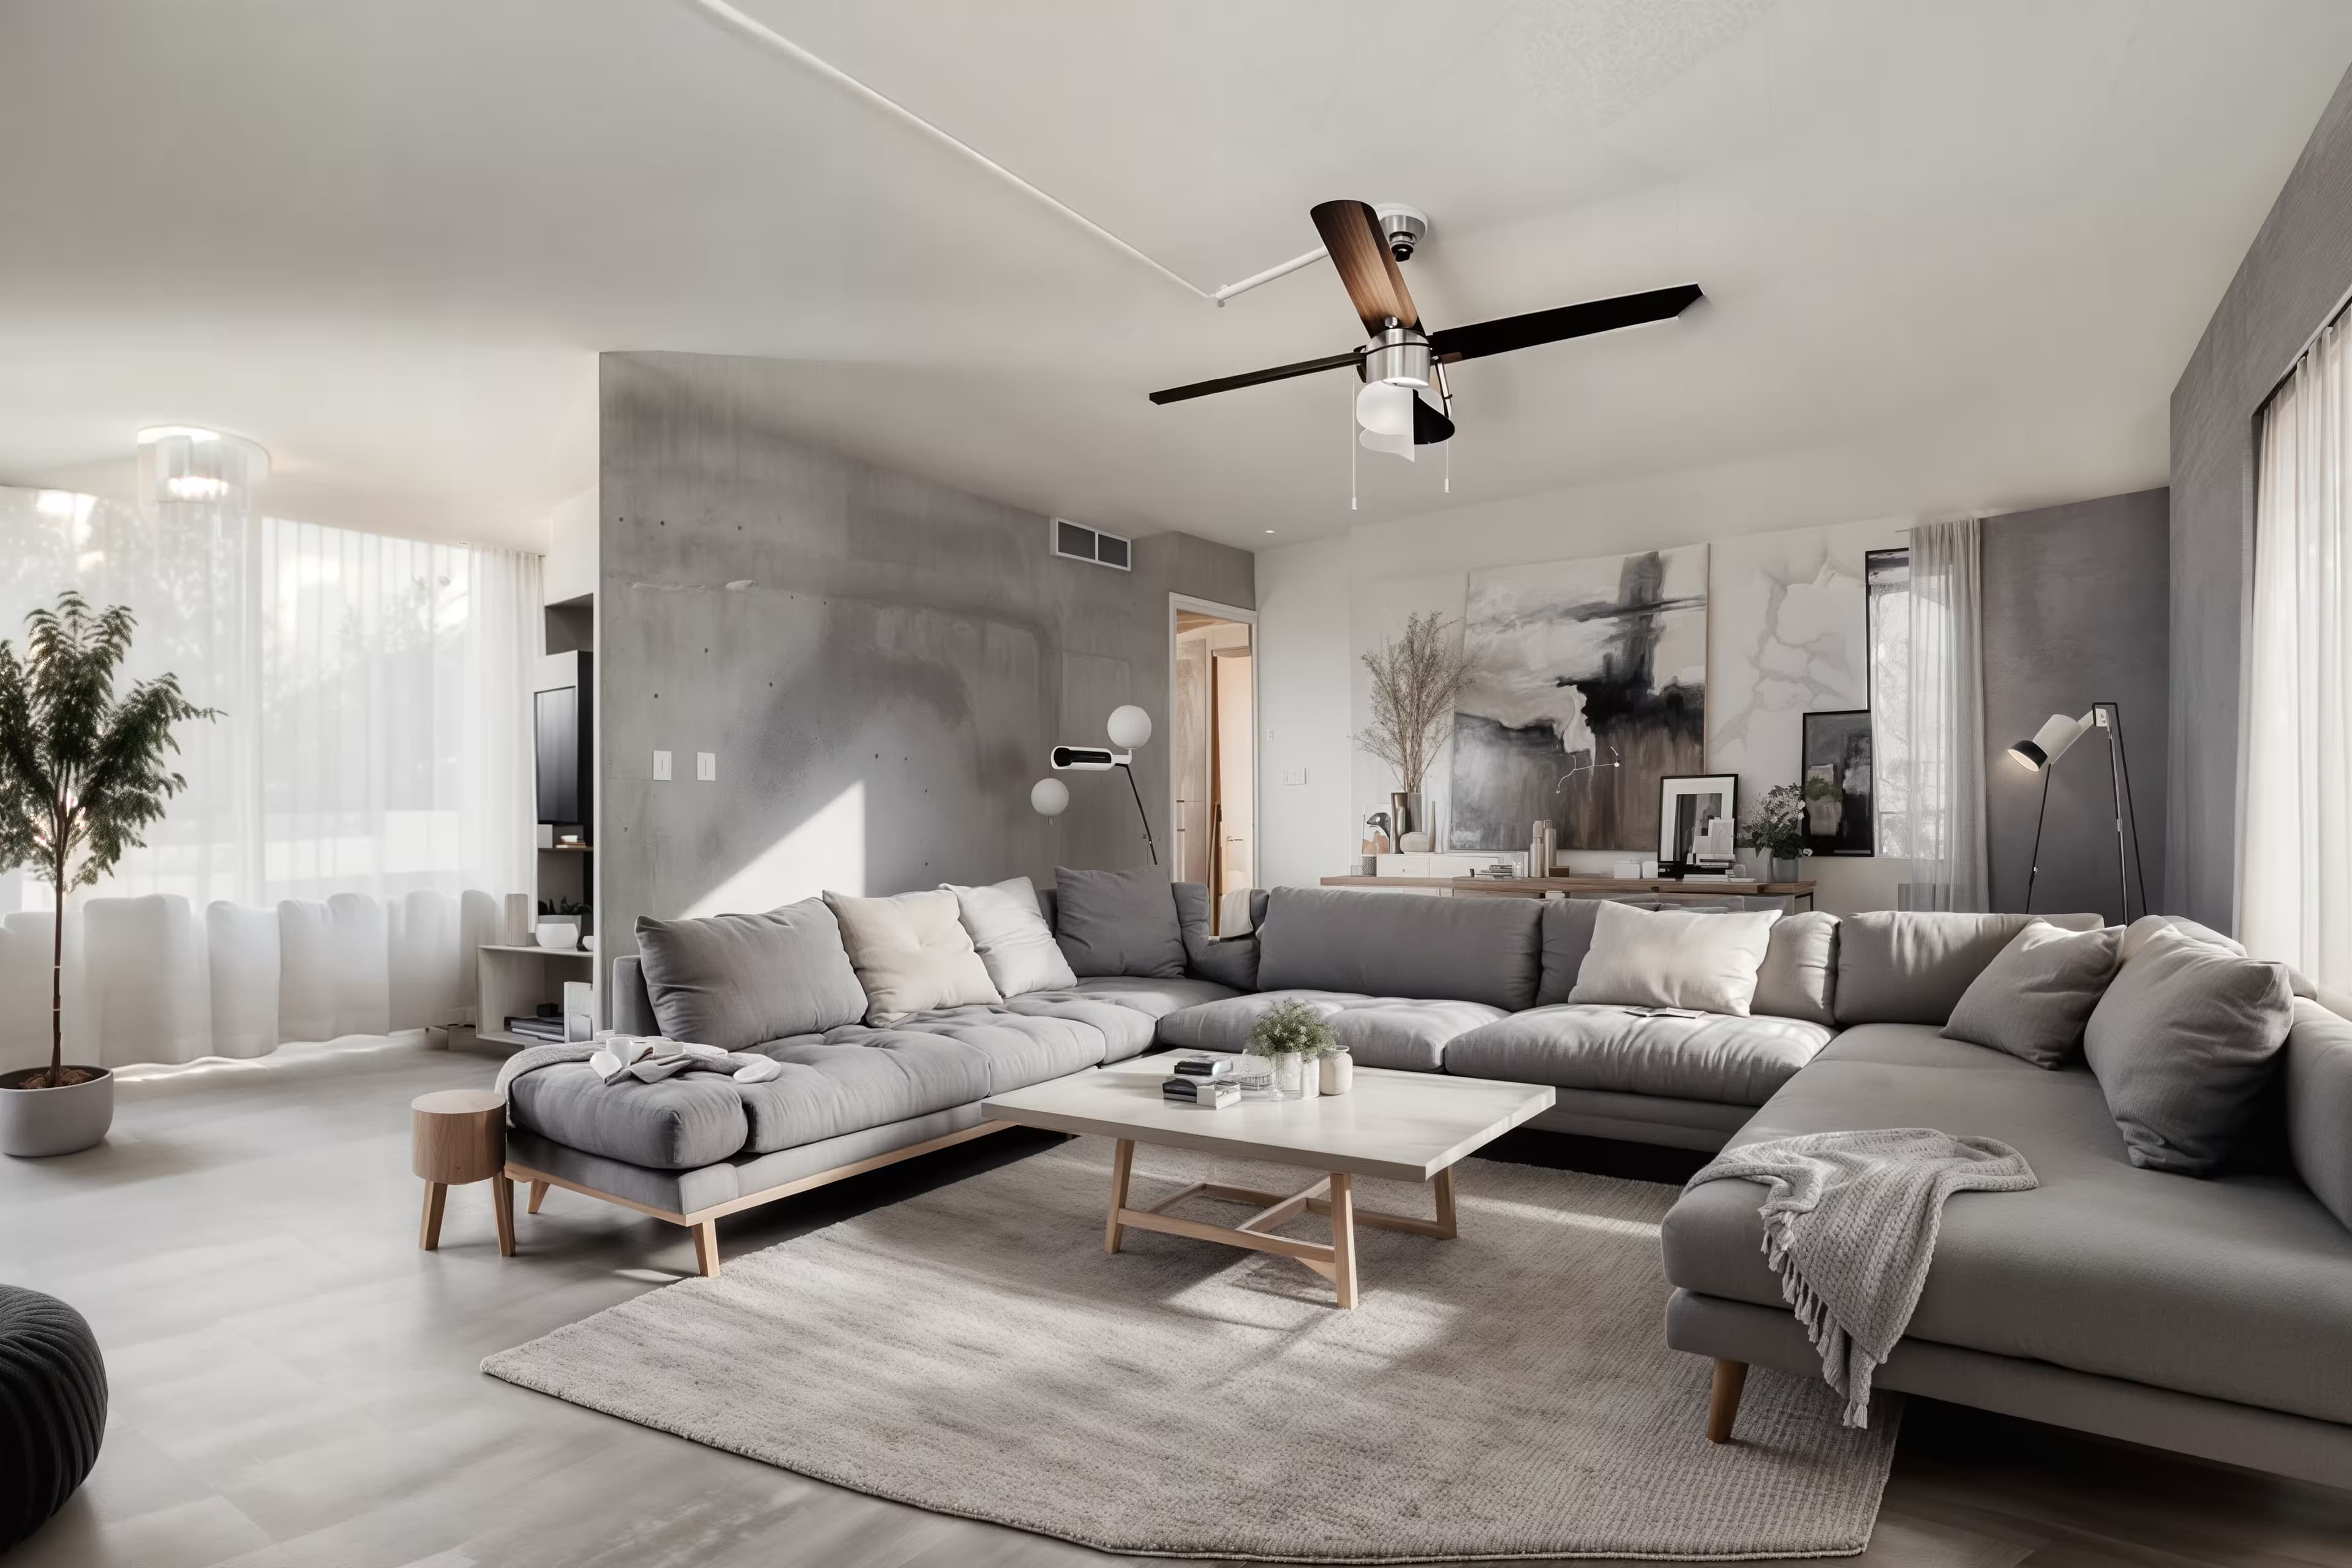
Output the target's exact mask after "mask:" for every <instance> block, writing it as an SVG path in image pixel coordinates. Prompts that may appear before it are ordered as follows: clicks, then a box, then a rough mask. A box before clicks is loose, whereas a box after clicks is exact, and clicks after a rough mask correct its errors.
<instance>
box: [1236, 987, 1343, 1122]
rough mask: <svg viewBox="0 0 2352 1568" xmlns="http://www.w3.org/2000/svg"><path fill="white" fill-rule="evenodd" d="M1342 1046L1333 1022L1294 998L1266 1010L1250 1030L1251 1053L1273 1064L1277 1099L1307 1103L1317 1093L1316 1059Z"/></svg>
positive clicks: (1311, 1004) (1249, 1049)
mask: <svg viewBox="0 0 2352 1568" xmlns="http://www.w3.org/2000/svg"><path fill="white" fill-rule="evenodd" d="M1338 1045H1339V1036H1338V1035H1337V1034H1336V1033H1335V1032H1334V1031H1333V1030H1332V1027H1331V1025H1330V1021H1329V1020H1328V1019H1327V1018H1325V1017H1324V1016H1323V1015H1322V1014H1321V1013H1320V1012H1318V1011H1317V1009H1316V1007H1315V1005H1314V1004H1313V1003H1311V1002H1302V1001H1300V1000H1298V999H1297V997H1292V998H1291V999H1289V1000H1287V1001H1283V1002H1276V1004H1275V1005H1273V1006H1271V1007H1268V1008H1267V1009H1266V1010H1265V1014H1264V1016H1261V1017H1260V1018H1259V1019H1258V1021H1257V1026H1255V1028H1253V1029H1251V1030H1250V1033H1249V1045H1248V1051H1249V1054H1250V1055H1251V1056H1254V1057H1264V1058H1268V1059H1269V1060H1271V1061H1272V1062H1273V1063H1274V1083H1275V1091H1276V1096H1277V1098H1279V1099H1283V1100H1306V1099H1308V1098H1310V1097H1311V1096H1312V1095H1313V1094H1314V1093H1315V1089H1316V1082H1317V1079H1316V1074H1315V1071H1314V1066H1315V1058H1317V1057H1319V1056H1321V1055H1322V1054H1323V1053H1324V1052H1326V1051H1328V1050H1331V1049H1333V1048H1335V1047H1337V1046H1338Z"/></svg>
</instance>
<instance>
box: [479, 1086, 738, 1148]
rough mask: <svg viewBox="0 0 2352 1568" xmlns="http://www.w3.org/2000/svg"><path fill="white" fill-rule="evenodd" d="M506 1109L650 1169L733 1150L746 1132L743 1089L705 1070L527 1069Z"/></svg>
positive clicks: (521, 1123) (560, 1136)
mask: <svg viewBox="0 0 2352 1568" xmlns="http://www.w3.org/2000/svg"><path fill="white" fill-rule="evenodd" d="M507 1111H508V1114H509V1116H511V1117H512V1118H513V1119H514V1122H515V1125H516V1126H518V1127H527V1128H529V1129H530V1130H531V1131H534V1132H538V1133H541V1134H544V1135H545V1136H547V1137H549V1138H552V1139H554V1140H555V1141H556V1142H559V1143H566V1144H569V1145H571V1146H572V1148H574V1149H582V1150H585V1151H586V1152H589V1153H591V1154H602V1155H604V1157H605V1158H607V1159H611V1160H623V1161H626V1162H627V1163H630V1164H632V1165H644V1166H647V1167H649V1168H651V1169H653V1170H656V1171H690V1170H693V1169H695V1168H696V1167H697V1166H700V1165H709V1164H711V1163H716V1162H718V1161H720V1160H724V1159H726V1158H727V1157H728V1156H730V1155H731V1154H735V1153H738V1152H740V1151H741V1149H742V1148H743V1145H744V1142H746V1140H747V1138H748V1137H749V1134H750V1130H751V1122H750V1119H749V1117H748V1116H747V1114H746V1113H745V1111H744V1110H743V1096H742V1092H741V1091H740V1089H737V1088H736V1087H735V1085H734V1084H733V1083H731V1082H730V1081H729V1080H728V1079H723V1078H720V1077H719V1076H718V1075H716V1074H712V1073H688V1074H683V1075H681V1076H679V1077H677V1078H670V1079H663V1080H661V1081H660V1082H659V1083H635V1082H630V1083H618V1084H611V1085H607V1084H606V1083H604V1080H603V1079H599V1078H598V1077H597V1076H596V1073H595V1070H594V1069H593V1068H591V1067H589V1065H588V1064H587V1063H586V1062H565V1063H562V1064H561V1065H560V1066H556V1067H550V1068H540V1069H539V1071H537V1072H528V1073H525V1074H523V1075H522V1076H521V1077H520V1078H519V1079H515V1080H514V1082H513V1083H512V1084H510V1085H509V1086H508V1088H507Z"/></svg>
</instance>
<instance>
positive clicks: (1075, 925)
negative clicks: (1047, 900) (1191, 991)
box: [1054, 866, 1184, 980]
mask: <svg viewBox="0 0 2352 1568" xmlns="http://www.w3.org/2000/svg"><path fill="white" fill-rule="evenodd" d="M1054 898H1055V906H1056V908H1055V921H1054V934H1055V937H1057V938H1058V939H1059V940H1060V942H1061V943H1062V955H1063V956H1064V957H1065V958H1067V959H1068V960H1069V961H1070V973H1073V974H1075V975H1076V976H1077V977H1078V978H1079V979H1081V980H1086V979H1091V978H1094V977H1097V976H1100V975H1111V974H1124V975H1134V976H1139V977H1141V978H1144V979H1151V980H1175V979H1179V978H1181V976H1182V975H1183V973H1184V933H1183V931H1181V929H1180V928H1179V927H1178V925H1177V923H1176V898H1175V895H1174V894H1173V893H1172V892H1171V891H1170V889H1169V884H1168V873H1167V872H1165V871H1163V870H1161V869H1160V868H1158V867H1156V866H1139V867H1138V868H1135V869H1134V870H1131V871H1076V870H1072V869H1071V868H1069V867H1067V866H1064V867H1060V868H1057V869H1056V870H1055V872H1054Z"/></svg>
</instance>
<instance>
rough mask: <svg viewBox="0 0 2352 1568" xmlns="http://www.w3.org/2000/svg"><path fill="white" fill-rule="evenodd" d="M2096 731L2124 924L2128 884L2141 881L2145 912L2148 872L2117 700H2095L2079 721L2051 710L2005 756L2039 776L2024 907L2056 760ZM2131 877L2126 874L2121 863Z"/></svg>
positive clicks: (2029, 899)
mask: <svg viewBox="0 0 2352 1568" xmlns="http://www.w3.org/2000/svg"><path fill="white" fill-rule="evenodd" d="M2093 730H2096V731H2099V732H2100V733H2101V734H2103V735H2105V737H2106V738H2107V793H2108V800H2109V804H2110V805H2112V806H2113V807H2114V821H2115V825H2116V900H2117V902H2118V903H2119V904H2120V905H2121V910H2120V913H2121V914H2122V916H2123V919H2124V921H2126V923H2128V922H2129V921H2130V920H2131V918H2132V912H2131V884H2132V882H2133V881H2135V880H2137V882H2138V883H2139V910H2140V913H2142V914H2146V913H2147V872H2146V870H2145V869H2144V868H2142V867H2141V866H2140V864H2139V819H2138V818H2137V816H2134V815H2133V813H2132V797H2131V763H2130V757H2129V754H2128V753H2127V752H2126V751H2125V750H2124V711H2123V707H2122V705H2121V704H2120V703H2115V702H2094V703H2092V704H2091V707H2090V710H2089V711H2088V712H2086V713H2084V715H2083V716H2082V717H2081V718H2079V719H2070V718H2068V717H2067V716H2066V715H2065V714H2063V713H2053V714H2052V715H2050V717H2049V718H2048V719H2047V720H2045V721H2043V722H2042V728H2041V729H2039V730H2036V731H2034V732H2033V739H2032V740H2030V741H2020V742H2017V744H2015V745H2013V746H2011V747H2010V749H2009V754H2010V756H2011V759H2012V760H2013V761H2015V762H2016V763H2017V764H2018V765H2019V766H2020V767H2021V768H2024V769H2025V770H2026V771H2027V772H2028V773H2040V774H2041V775H2042V804H2041V805H2040V806H2039V807H2038V808H2037V809H2036V810H2035V812H2034V814H2033V858H2032V861H2031V862H2030V863H2029V865H2028V868H2027V870H2026V875H2025V910H2026V912H2027V913H2029V914H2030V913H2032V910H2033V884H2034V882H2035V881H2036V880H2037V879H2039V878H2040V877H2041V875H2042V822H2043V820H2044V819H2045V818H2046V817H2047V816H2049V813H2050V775H2051V773H2052V772H2053V770H2055V769H2056V767H2057V766H2058V759H2059V758H2061V757H2063V756H2064V755H2065V754H2066V753H2067V752H2068V751H2070V750H2072V749H2073V747H2074V742H2077V741H2079V740H2081V739H2082V738H2083V737H2084V735H2086V734H2088V733H2089V732H2090V731H2093ZM2126 824H2128V825H2129V827H2130V833H2131V850H2130V858H2129V860H2128V861H2126V858H2125V850H2124V833H2125V827H2126ZM2126 865H2129V867H2130V868H2131V871H2132V873H2133V875H2132V876H2131V877H2129V878H2126V875H2125V867H2126Z"/></svg>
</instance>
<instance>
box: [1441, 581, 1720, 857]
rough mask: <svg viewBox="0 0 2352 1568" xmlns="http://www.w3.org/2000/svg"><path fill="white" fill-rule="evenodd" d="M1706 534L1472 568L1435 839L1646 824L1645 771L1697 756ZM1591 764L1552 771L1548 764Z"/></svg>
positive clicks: (1609, 840)
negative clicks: (1573, 772)
mask: <svg viewBox="0 0 2352 1568" xmlns="http://www.w3.org/2000/svg"><path fill="white" fill-rule="evenodd" d="M1706 563H1707V551H1706V546H1705V545H1703V544H1698V545H1689V546H1685V547H1684V548H1682V549H1677V550H1659V551H1644V552H1640V553H1638V554H1633V555H1611V556H1604V557H1601V558H1600V559H1597V560H1590V561H1555V562H1547V563H1538V564H1536V565H1528V566H1508V567H1494V568H1490V569H1487V570H1484V571H1478V572H1473V573H1471V574H1470V577H1469V590H1468V597H1467V599H1466V600H1465V610H1464V614H1463V622H1462V626H1463V630H1462V645H1463V650H1464V657H1465V663H1466V666H1467V675H1466V679H1465V683H1464V686H1463V689H1462V695H1461V698H1460V700H1458V701H1457V702H1455V704H1454V744H1453V750H1452V753H1451V756H1452V763H1451V766H1452V774H1453V787H1452V790H1451V793H1450V796H1449V800H1450V805H1449V806H1448V812H1449V816H1448V818H1447V827H1446V843H1445V847H1447V848H1449V849H1502V848H1516V847H1517V846H1518V844H1519V843H1520V841H1521V838H1520V836H1521V835H1522V834H1523V833H1524V832H1525V830H1526V828H1527V825H1528V823H1529V822H1530V821H1532V820H1534V819H1535V818H1536V817H1538V816H1543V817H1549V818H1550V819H1551V820H1552V821H1554V822H1556V823H1559V825H1560V828H1561V831H1560V837H1559V847H1561V848H1563V849H1569V850H1577V849H1601V850H1615V849H1622V848H1625V847H1628V846H1631V845H1635V844H1646V843H1648V842H1650V841H1652V840H1653V839H1654V838H1655V837H1657V828H1656V826H1655V819H1654V816H1652V813H1654V811H1655V810H1656V809H1657V806H1658V795H1657V782H1658V780H1659V779H1660V778H1662V777H1665V776H1669V775H1673V774H1682V773H1696V772H1697V771H1698V770H1699V769H1701V768H1703V767H1704V766H1706V755H1705V750H1704V745H1703V742H1704V739H1705V733H1706V595H1707V584H1706ZM1612 760H1613V761H1618V762H1621V763H1622V766H1619V767H1613V768H1612V767H1607V766H1599V765H1596V766H1594V767H1592V768H1591V769H1590V770H1589V771H1586V772H1584V773H1580V774H1578V775H1577V776H1574V777H1571V778H1570V779H1569V780H1568V783H1567V784H1566V787H1564V788H1562V787H1559V784H1560V776H1561V774H1562V773H1565V772H1568V771H1569V770H1570V769H1572V768H1575V767H1576V766H1577V765H1578V764H1580V763H1594V764H1601V763H1607V762H1610V761H1612Z"/></svg>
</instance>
